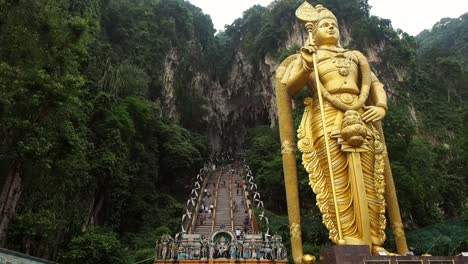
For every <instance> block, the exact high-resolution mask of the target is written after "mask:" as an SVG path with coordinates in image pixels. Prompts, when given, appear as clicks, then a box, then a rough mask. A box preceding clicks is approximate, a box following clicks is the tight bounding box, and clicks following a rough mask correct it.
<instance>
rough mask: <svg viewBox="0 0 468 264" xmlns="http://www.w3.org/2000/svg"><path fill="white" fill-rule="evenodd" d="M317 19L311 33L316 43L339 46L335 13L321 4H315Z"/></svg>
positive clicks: (338, 32)
mask: <svg viewBox="0 0 468 264" xmlns="http://www.w3.org/2000/svg"><path fill="white" fill-rule="evenodd" d="M315 9H316V10H317V11H318V20H317V22H316V24H315V27H314V30H313V35H314V39H315V43H316V44H317V45H337V46H339V41H340V31H339V28H338V21H337V19H336V17H335V15H334V14H333V13H332V12H331V11H330V10H328V9H326V8H325V7H323V6H322V5H317V6H316V7H315Z"/></svg>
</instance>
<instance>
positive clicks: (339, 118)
mask: <svg viewBox="0 0 468 264" xmlns="http://www.w3.org/2000/svg"><path fill="white" fill-rule="evenodd" d="M296 16H297V17H298V19H299V21H300V22H302V23H303V24H304V26H305V28H306V30H307V32H308V33H309V40H308V42H307V44H306V45H305V46H303V47H302V48H301V50H300V52H299V53H298V54H295V55H292V56H290V57H288V58H287V59H286V60H284V61H283V62H282V63H281V65H280V66H279V67H278V69H277V73H276V93H277V102H278V115H279V126H280V135H281V143H282V154H283V168H284V174H285V182H286V184H285V185H286V194H287V202H288V215H289V221H290V232H291V244H292V247H293V257H294V260H295V262H296V263H300V262H301V258H302V245H301V244H302V242H301V237H300V233H301V231H300V214H299V208H298V193H297V172H296V164H295V154H294V153H295V145H294V143H293V142H294V141H295V140H294V131H293V130H294V128H293V122H292V107H291V97H292V96H294V95H296V94H297V93H298V92H300V91H301V90H302V89H303V87H304V86H307V87H308V88H309V89H311V90H312V91H313V93H314V97H313V98H306V99H305V101H304V104H305V110H304V115H303V117H302V121H301V124H300V126H299V129H298V130H297V132H298V148H299V150H300V151H301V152H302V164H303V165H304V168H305V169H306V171H307V173H308V174H309V184H310V186H311V187H312V190H313V191H314V192H315V194H316V200H317V205H318V207H319V209H320V212H321V213H322V217H323V223H324V224H325V226H326V227H327V229H328V230H329V235H330V239H331V240H332V242H333V243H335V244H338V245H368V246H369V247H370V250H371V252H372V253H373V254H374V255H388V254H391V253H389V252H387V251H386V250H385V249H384V248H382V244H383V243H384V242H385V232H384V231H385V227H386V218H385V208H386V205H387V204H386V199H385V198H387V203H388V205H387V208H388V211H389V217H390V220H391V222H392V228H393V230H394V233H395V237H396V241H397V247H398V252H399V253H400V254H404V253H406V252H407V251H408V249H407V246H406V240H405V237H404V231H403V228H402V224H401V217H400V214H399V209H398V203H397V201H396V194H395V189H394V185H393V179H392V175H391V171H390V167H389V163H388V158H387V154H386V147H385V142H384V138H383V133H382V128H381V123H380V122H379V121H380V120H381V119H382V118H383V117H384V116H385V114H386V112H387V97H386V94H385V91H384V89H383V85H382V84H381V83H380V82H379V81H378V79H377V78H376V77H375V75H374V74H373V73H372V72H371V69H370V66H369V63H368V62H367V59H366V58H365V57H364V55H363V54H362V53H360V52H359V51H355V50H347V49H344V48H342V47H341V45H340V42H339V40H340V33H339V29H338V23H337V19H336V17H335V16H334V15H333V13H332V12H330V11H329V10H328V9H326V8H324V7H323V6H322V5H317V6H316V7H315V8H314V7H313V6H312V5H310V4H309V3H307V2H304V3H303V4H302V5H301V7H299V8H298V10H297V11H296Z"/></svg>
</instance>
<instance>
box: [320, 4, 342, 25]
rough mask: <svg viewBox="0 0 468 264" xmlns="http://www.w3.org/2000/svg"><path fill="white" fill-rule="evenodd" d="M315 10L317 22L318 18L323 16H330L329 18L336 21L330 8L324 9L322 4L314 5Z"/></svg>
mask: <svg viewBox="0 0 468 264" xmlns="http://www.w3.org/2000/svg"><path fill="white" fill-rule="evenodd" d="M315 10H317V12H318V21H317V23H318V22H319V21H320V20H322V19H325V18H330V19H333V20H335V21H337V19H336V17H335V15H334V14H333V13H332V12H331V11H330V10H328V9H326V8H325V7H324V6H322V5H316V6H315Z"/></svg>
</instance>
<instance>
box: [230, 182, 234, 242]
mask: <svg viewBox="0 0 468 264" xmlns="http://www.w3.org/2000/svg"><path fill="white" fill-rule="evenodd" d="M229 206H230V209H231V210H230V211H231V230H232V232H233V233H234V207H233V204H232V173H231V174H230V175H229Z"/></svg>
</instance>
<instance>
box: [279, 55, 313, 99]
mask: <svg viewBox="0 0 468 264" xmlns="http://www.w3.org/2000/svg"><path fill="white" fill-rule="evenodd" d="M304 65H306V64H305V62H304V61H303V59H302V58H301V57H298V58H297V59H296V60H295V61H293V63H291V64H290V65H289V67H288V68H289V69H288V71H289V74H288V77H287V79H286V80H285V84H286V89H287V90H288V93H289V95H291V96H295V95H296V94H298V93H299V92H300V91H301V90H302V88H304V86H305V85H306V83H307V80H308V79H309V76H310V74H311V72H312V69H311V68H310V67H308V66H304Z"/></svg>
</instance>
